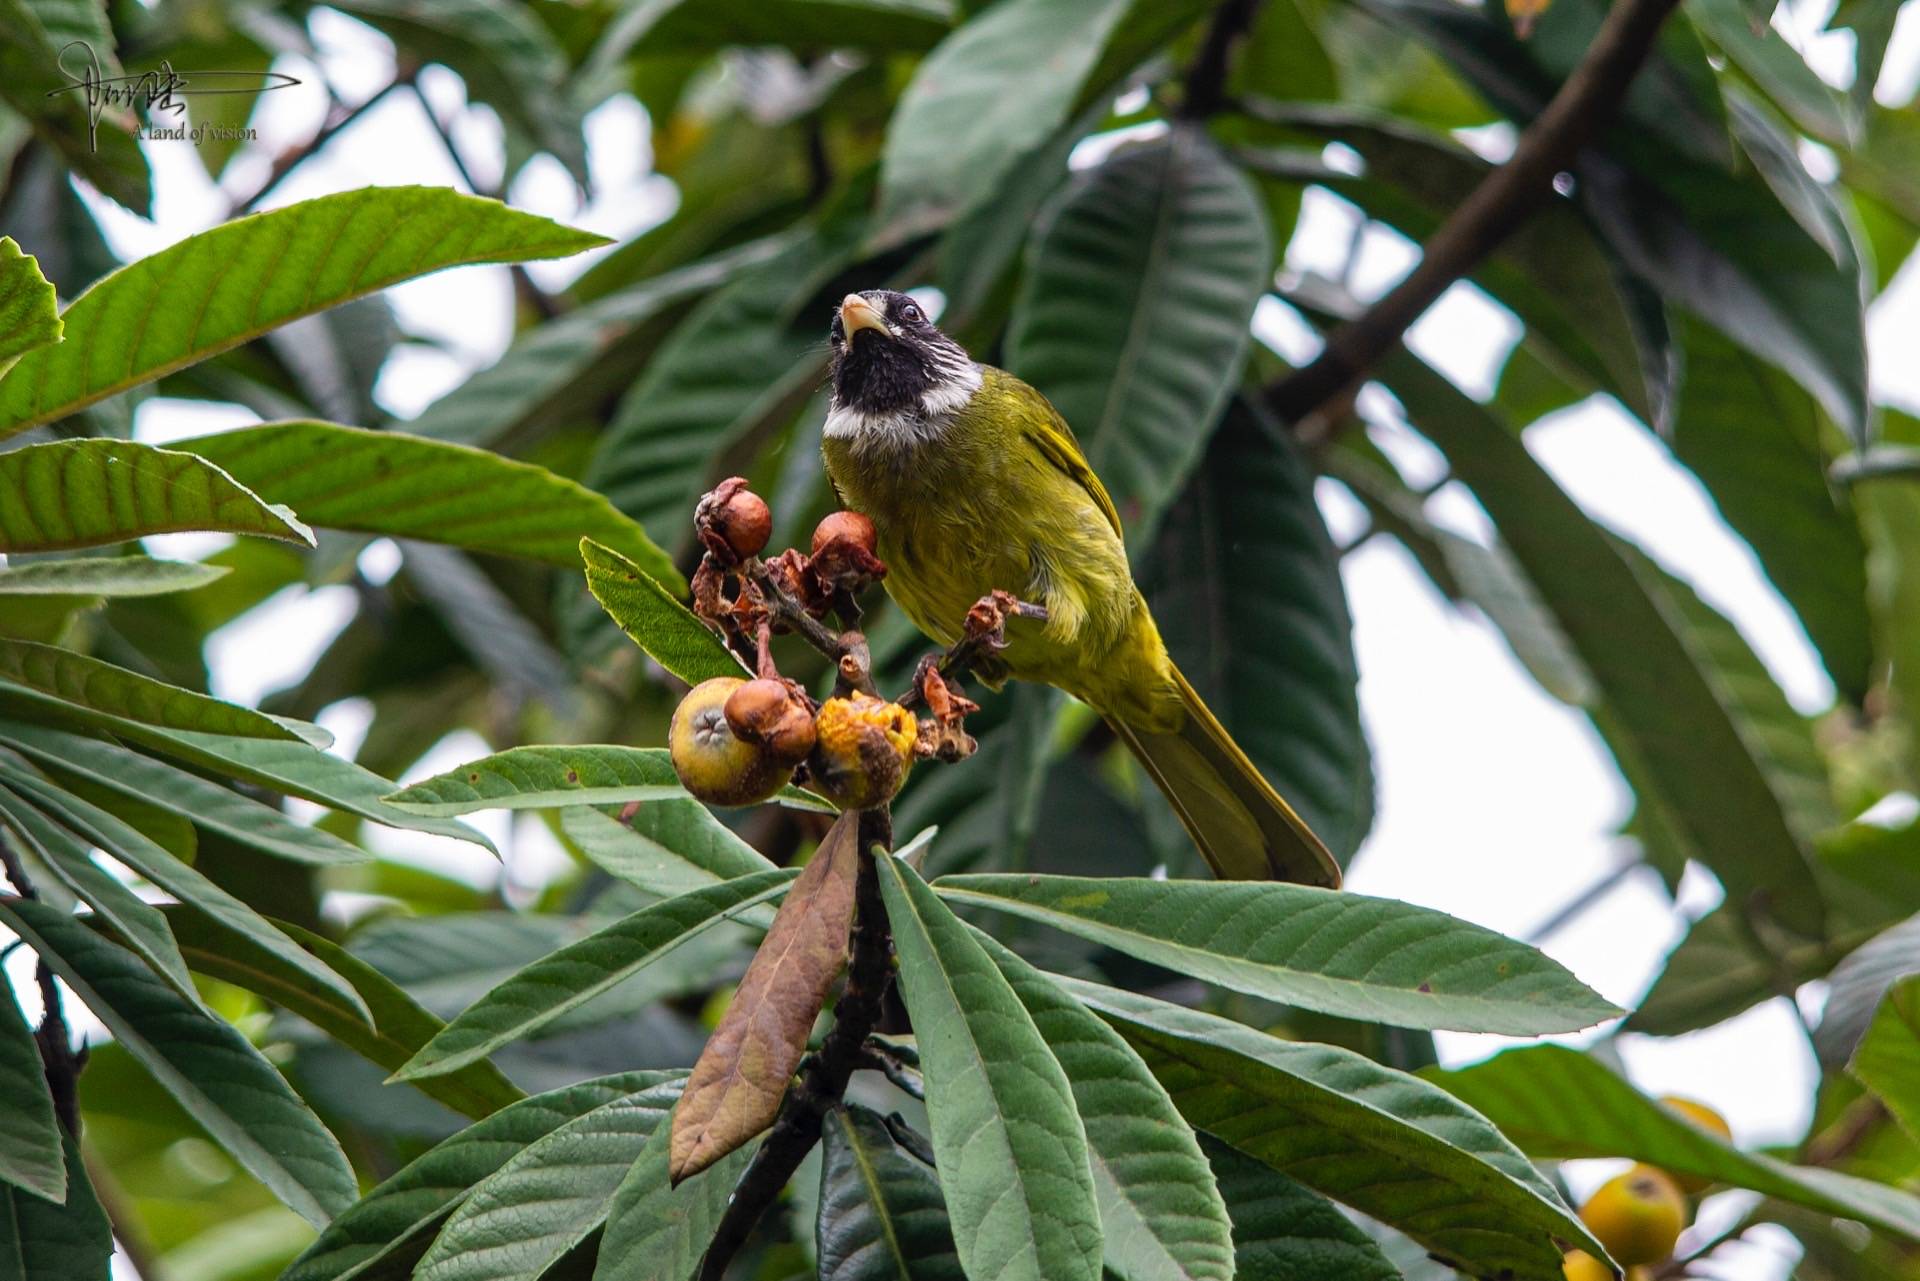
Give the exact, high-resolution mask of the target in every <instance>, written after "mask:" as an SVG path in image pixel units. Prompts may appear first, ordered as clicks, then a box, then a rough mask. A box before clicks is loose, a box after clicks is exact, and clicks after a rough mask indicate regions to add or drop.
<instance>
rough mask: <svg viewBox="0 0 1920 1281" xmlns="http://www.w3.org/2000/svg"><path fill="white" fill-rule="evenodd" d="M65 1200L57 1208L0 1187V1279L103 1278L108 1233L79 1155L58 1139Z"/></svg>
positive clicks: (109, 1259) (107, 1267)
mask: <svg viewBox="0 0 1920 1281" xmlns="http://www.w3.org/2000/svg"><path fill="white" fill-rule="evenodd" d="M61 1146H62V1149H63V1152H64V1156H65V1178H66V1188H67V1194H66V1198H65V1200H64V1201H63V1202H62V1203H60V1204H57V1205H56V1204H54V1203H53V1202H51V1201H43V1200H41V1199H40V1198H39V1197H37V1196H34V1195H33V1194H31V1193H28V1192H21V1191H18V1190H16V1189H14V1188H9V1187H0V1277H5V1278H6V1279H7V1281H81V1278H96V1277H106V1276H108V1275H109V1274H110V1271H111V1268H112V1264H113V1230H112V1229H111V1228H110V1227H109V1226H108V1225H107V1216H106V1213H105V1211H103V1210H101V1208H100V1202H99V1200H98V1199H97V1198H95V1196H94V1194H93V1185H92V1184H91V1183H90V1182H88V1180H87V1169H86V1167H85V1166H84V1165H82V1164H81V1163H80V1149H79V1146H78V1145H77V1144H75V1143H74V1141H73V1140H72V1139H62V1140H61Z"/></svg>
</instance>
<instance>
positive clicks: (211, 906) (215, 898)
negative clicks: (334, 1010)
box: [0, 761, 370, 1020]
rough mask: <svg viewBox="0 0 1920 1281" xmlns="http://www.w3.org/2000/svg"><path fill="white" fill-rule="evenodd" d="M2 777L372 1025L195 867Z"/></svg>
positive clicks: (62, 797)
mask: <svg viewBox="0 0 1920 1281" xmlns="http://www.w3.org/2000/svg"><path fill="white" fill-rule="evenodd" d="M0 778H5V779H6V780H7V781H8V783H9V784H10V785H13V786H17V787H19V788H22V789H24V790H25V791H26V792H27V793H29V794H30V795H31V796H33V797H34V799H35V800H36V801H37V802H38V803H39V804H40V805H41V806H42V807H43V808H46V809H48V810H50V811H51V812H52V813H54V814H57V815H58V816H59V817H60V818H61V819H62V820H64V821H65V822H66V823H67V824H68V825H69V826H71V827H72V828H74V829H75V830H76V831H79V832H81V833H83V834H85V835H86V836H87V837H89V838H90V839H92V840H94V841H96V842H98V843H99V846H100V848H101V849H103V850H105V851H107V853H109V854H111V855H113V856H114V857H115V858H117V859H119V860H120V861H121V862H123V863H125V864H126V865H127V866H128V867H130V868H132V869H133V870H134V871H136V872H138V873H139V874H140V875H141V876H144V877H146V878H147V879H148V880H149V881H151V882H153V883H154V884H155V885H157V886H159V887H160V888H161V889H163V890H165V891H166V892H167V893H168V894H171V895H172V896H173V897H174V898H176V899H178V900H180V901H181V902H182V903H185V904H187V905H189V906H190V907H192V908H194V909H195V910H197V911H199V912H201V913H203V914H204V915H205V916H206V917H207V918H208V919H209V920H211V921H213V922H214V923H216V924H217V925H218V926H219V927H220V928H221V929H223V930H225V931H227V932H229V933H231V934H233V935H235V936H237V937H238V938H240V939H242V940H244V941H245V943H246V944H247V945H248V946H250V947H255V948H259V949H260V950H262V951H264V952H266V953H268V954H270V955H272V956H273V957H274V958H275V959H277V960H278V961H279V962H280V963H281V964H283V965H286V966H289V967H291V968H293V969H295V970H298V971H300V972H301V973H303V974H304V975H306V977H307V979H308V980H309V981H310V982H313V983H315V984H317V985H319V986H320V987H323V988H325V989H327V990H328V991H329V992H331V993H332V994H333V995H334V997H336V998H337V999H339V1000H341V1001H344V1002H345V1003H346V1004H347V1005H348V1006H349V1007H350V1008H352V1009H353V1010H354V1011H355V1012H356V1013H357V1014H359V1015H360V1017H361V1018H362V1019H363V1020H370V1015H369V1014H368V1011H367V1008H366V1005H365V1003H363V1002H362V1001H361V1000H360V996H359V994H358V993H357V992H355V991H354V990H353V987H352V986H351V985H350V984H349V983H348V982H347V981H346V980H345V979H343V978H341V977H340V976H339V975H338V974H335V973H334V972H333V971H332V970H330V969H328V968H327V967H326V965H325V964H323V963H322V962H320V961H318V960H316V959H314V958H313V957H312V956H310V955H308V954H307V953H306V952H304V951H302V950H301V949H300V947H299V945H298V944H296V943H295V942H294V941H293V940H292V939H290V938H288V937H287V936H286V935H285V934H282V933H281V932H280V931H279V930H277V929H275V928H274V927H273V926H272V925H271V924H270V923H269V922H268V921H267V919H266V918H265V917H264V916H261V915H260V914H259V913H258V912H256V911H254V910H253V909H252V908H251V907H248V906H247V905H246V904H245V903H243V902H241V901H240V900H239V899H237V898H235V897H234V896H233V895H232V894H229V893H228V892H227V891H226V890H224V889H222V888H220V886H218V885H216V884H215V883H214V882H213V881H211V880H209V879H207V877H206V876H205V875H203V874H202V873H200V872H198V871H196V870H195V869H194V868H193V867H192V866H190V865H189V864H187V863H184V862H182V861H181V860H180V859H178V858H176V857H174V855H173V854H171V853H169V852H168V851H167V850H166V849H164V848H162V847H161V846H160V844H159V843H158V842H156V841H154V840H153V839H152V838H151V837H149V836H148V835H147V834H146V833H144V832H142V831H140V830H138V829H137V828H135V827H133V826H132V825H131V824H129V823H126V822H125V821H123V820H122V819H121V818H120V817H119V816H118V815H115V814H112V813H109V812H108V811H107V810H104V809H102V808H101V807H99V806H98V805H95V804H93V803H92V802H90V801H86V800H83V799H82V798H80V797H78V796H76V795H74V794H73V793H72V792H67V791H62V790H60V789H58V788H55V787H53V786H52V785H51V784H48V783H46V782H45V781H43V780H41V779H38V778H34V777H31V776H29V775H27V774H25V773H22V772H17V771H13V770H10V769H8V767H7V766H6V764H5V762H4V761H0Z"/></svg>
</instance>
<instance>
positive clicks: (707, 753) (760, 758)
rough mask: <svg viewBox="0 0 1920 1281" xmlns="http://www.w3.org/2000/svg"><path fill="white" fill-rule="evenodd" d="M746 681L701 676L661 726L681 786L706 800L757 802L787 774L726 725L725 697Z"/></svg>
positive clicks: (788, 770) (787, 769) (789, 771)
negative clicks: (665, 733) (665, 726)
mask: <svg viewBox="0 0 1920 1281" xmlns="http://www.w3.org/2000/svg"><path fill="white" fill-rule="evenodd" d="M746 683H747V682H745V681H744V680H741V679H740V678H738V677H735V676H716V677H714V678H713V679H712V680H710V681H702V682H701V683H700V684H698V685H696V686H694V687H693V690H692V692H691V693H689V694H688V695H687V696H686V697H685V698H683V699H681V700H680V706H678V707H676V708H674V710H673V723H672V724H671V725H670V726H669V727H668V729H667V749H668V753H669V755H671V756H672V758H673V772H674V773H676V774H678V775H679V776H680V784H681V786H682V787H685V788H686V789H687V791H688V792H689V793H691V794H692V795H693V796H696V797H698V798H699V799H700V800H703V801H706V802H707V803H708V804H711V805H753V804H757V803H758V802H760V801H764V800H766V799H767V798H768V797H770V796H772V795H773V794H774V793H775V792H777V791H779V790H780V788H781V786H782V785H783V784H784V783H786V781H787V780H788V779H789V778H790V777H792V775H793V766H792V765H782V764H781V763H780V762H779V761H778V760H777V759H775V757H774V756H773V754H772V753H771V752H769V751H768V750H767V749H766V748H764V747H762V746H760V745H759V744H758V743H749V742H746V741H745V740H743V739H741V738H740V737H739V736H738V735H736V734H735V733H734V732H733V727H732V726H731V725H729V724H727V714H726V703H727V697H728V696H729V695H730V694H732V693H733V692H734V691H735V690H737V689H738V688H740V686H742V685H744V684H746Z"/></svg>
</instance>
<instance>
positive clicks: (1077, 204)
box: [896, 9, 1272, 550]
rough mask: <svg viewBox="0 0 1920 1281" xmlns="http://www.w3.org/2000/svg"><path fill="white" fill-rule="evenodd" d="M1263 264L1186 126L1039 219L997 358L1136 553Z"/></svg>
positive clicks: (1263, 232) (1227, 379) (1261, 229)
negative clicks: (1052, 417) (1085, 465)
mask: <svg viewBox="0 0 1920 1281" xmlns="http://www.w3.org/2000/svg"><path fill="white" fill-rule="evenodd" d="M1000 12H1002V10H1000V9H996V10H994V13H996V14H997V13H1000ZM991 16H992V15H989V18H991ZM986 20H988V19H982V21H986ZM969 25H970V26H971V25H972V24H969ZM1052 47H1053V48H1055V49H1057V48H1058V47H1059V46H1057V45H1054V46H1052ZM909 92H911V91H909ZM902 111H903V113H904V111H905V108H904V106H903V108H902ZM898 123H899V121H898V118H896V127H898ZM1271 262H1272V250H1271V247H1270V245H1269V243H1268V233H1267V220H1266V216H1265V214H1264V213H1263V212H1262V210H1261V207H1260V198H1259V196H1258V195H1257V194H1256V193H1255V192H1254V190H1253V186H1252V184H1251V183H1249V182H1248V181H1247V179H1246V177H1245V176H1244V175H1243V174H1241V173H1240V171H1239V170H1237V169H1235V168H1234V167H1233V166H1232V165H1230V164H1228V163H1227V161H1226V160H1225V158H1223V157H1222V156H1221V155H1220V151H1219V149H1218V148H1217V147H1216V146H1215V145H1214V143H1213V141H1212V139H1210V138H1209V137H1208V136H1207V134H1206V133H1205V132H1204V131H1203V130H1200V129H1196V128H1191V127H1185V126H1183V127H1179V128H1176V129H1175V130H1174V132H1173V133H1172V134H1170V135H1169V136H1167V137H1166V138H1163V139H1158V140H1156V141H1154V142H1152V143H1150V144H1147V145H1145V146H1142V147H1137V148H1133V149H1130V150H1124V151H1121V152H1118V153H1117V154H1115V155H1114V157H1113V158H1112V159H1110V160H1108V161H1107V162H1106V163H1105V164H1103V165H1101V166H1100V167H1099V168H1098V169H1094V170H1091V171H1088V172H1086V173H1083V174H1081V175H1078V176H1077V177H1076V178H1075V179H1074V180H1073V181H1072V182H1071V183H1070V184H1069V185H1068V187H1067V189H1066V190H1065V192H1063V193H1062V194H1061V196H1060V198H1059V199H1058V200H1057V202H1056V203H1055V205H1054V207H1053V209H1052V210H1051V211H1050V212H1048V213H1047V214H1045V215H1043V221H1042V225H1041V230H1040V232H1039V234H1038V237H1037V239H1036V240H1035V241H1034V242H1033V247H1032V250H1031V255H1030V259H1029V265H1028V270H1027V273H1026V275H1025V277H1024V279H1023V282H1022V285H1021V290H1020V295H1019V297H1018V299H1017V300H1016V301H1015V304H1014V310H1013V317H1012V320H1011V321H1010V322H1009V327H1008V334H1007V367H1008V368H1009V369H1010V370H1012V371H1013V372H1014V373H1016V374H1018V375H1019V376H1020V377H1022V378H1024V379H1026V380H1027V381H1028V382H1030V383H1032V384H1033V385H1034V386H1035V387H1037V388H1039V389H1040V391H1041V392H1042V393H1044V394H1045V395H1046V397H1047V398H1048V399H1049V400H1051V401H1052V402H1053V404H1054V407H1055V408H1056V409H1058V410H1059V411H1060V414H1061V416H1062V417H1063V418H1065V419H1066V420H1067V424H1068V425H1069V426H1070V427H1071V428H1073V430H1074V431H1075V432H1076V433H1077V434H1078V435H1079V438H1080V443H1081V447H1082V448H1083V449H1084V451H1085V453H1086V457H1087V461H1088V462H1089V463H1090V464H1091V465H1092V466H1093V470H1094V471H1095V472H1096V473H1098V474H1099V476H1100V478H1101V480H1103V481H1104V482H1105V483H1106V487H1107V490H1108V492H1109V493H1110V494H1111V495H1112V496H1113V501H1114V504H1115V506H1117V507H1118V508H1119V510H1120V516H1121V519H1122V521H1124V522H1125V523H1126V524H1127V525H1128V526H1129V527H1130V540H1129V541H1130V545H1131V546H1132V547H1133V548H1135V549H1136V550H1137V549H1138V548H1140V547H1142V546H1144V545H1145V543H1146V541H1147V540H1149V539H1150V538H1151V536H1152V533H1153V531H1154V530H1155V529H1156V528H1157V527H1158V524H1159V518H1160V513H1161V512H1162V511H1163V510H1164V509H1165V507H1166V505H1167V504H1168V503H1169V502H1170V501H1171V500H1172V498H1173V496H1174V494H1175V493H1177V492H1178V491H1179V489H1180V486H1181V485H1182V483H1183V482H1184V481H1185V479H1186V477H1187V474H1188V473H1189V472H1190V471H1191V470H1192V468H1193V466H1194V465H1195V463H1197V462H1198V461H1199V458H1200V455H1201V451H1202V449H1203V448H1204V446H1205V444H1206V439H1207V435H1208V433H1209V432H1210V430H1211V429H1212V427H1213V425H1214V423H1215V421H1216V420H1217V419H1218V418H1219V415H1220V410H1221V408H1222V406H1224V405H1225V404H1226V400H1227V393H1228V392H1229V391H1230V390H1231V389H1232V387H1233V383H1234V380H1235V378H1237V377H1238V375H1239V372H1240V364H1241V361H1242V360H1243V359H1244V358H1245V355H1246V350H1247V343H1248V341H1249V338H1248V333H1247V324H1248V322H1249V321H1250V320H1251V319H1252V317H1253V306H1254V304H1255V303H1256V302H1258V301H1259V299H1260V294H1261V290H1262V283H1263V281H1264V279H1265V276H1266V274H1267V271H1268V268H1269V266H1270V264H1271Z"/></svg>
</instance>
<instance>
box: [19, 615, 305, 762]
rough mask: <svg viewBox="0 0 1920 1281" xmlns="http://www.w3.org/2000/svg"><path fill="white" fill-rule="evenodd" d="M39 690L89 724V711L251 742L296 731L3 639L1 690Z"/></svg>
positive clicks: (110, 668)
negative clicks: (234, 736)
mask: <svg viewBox="0 0 1920 1281" xmlns="http://www.w3.org/2000/svg"><path fill="white" fill-rule="evenodd" d="M6 685H12V686H14V687H15V688H21V687H24V688H25V689H27V690H33V691H39V692H41V693H43V694H45V695H47V696H48V697H50V698H51V699H53V700H57V701H58V702H59V703H60V704H61V705H62V706H63V707H66V708H71V709H74V711H75V714H76V715H78V716H79V717H80V718H81V719H83V720H90V719H93V718H92V717H89V716H87V715H85V713H86V712H89V711H97V712H103V713H105V714H106V715H107V716H108V717H109V718H114V719H125V720H132V721H138V722H140V723H142V724H147V725H154V726H159V727H162V728H165V729H175V730H200V731H205V732H207V733H213V734H222V735H239V736H242V737H246V738H264V739H291V740H293V741H294V742H299V741H301V740H300V736H299V735H298V734H296V733H294V732H293V731H292V730H291V729H289V728H287V727H286V726H285V725H283V724H281V723H280V722H279V721H277V720H275V719H273V718H272V717H271V716H265V715H262V714H261V713H259V712H256V711H254V710H253V709H251V708H247V707H240V706H237V705H235V704H233V703H223V702H221V701H220V700H219V699H217V698H208V697H207V696H206V695H205V694H196V693H194V692H193V691H192V690H186V689H181V688H180V687H178V686H177V685H169V684H167V683H166V682H164V681H157V680H154V679H153V678H151V677H148V676H142V675H140V674H139V673H138V672H130V671H128V670H127V669H126V668H124V667H115V666H114V665H113V664H111V663H103V662H101V661H100V660H99V659H97V658H89V657H87V656H86V655H85V654H76V653H74V652H73V651H72V650H67V649H56V648H54V647H53V646H51V645H37V644H35V643H33V642H32V641H15V640H0V687H4V686H6Z"/></svg>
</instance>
